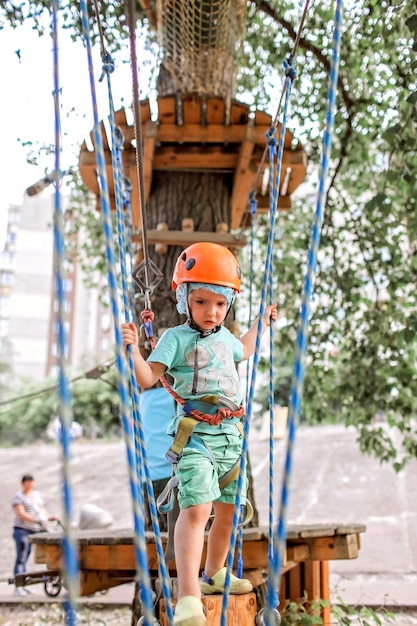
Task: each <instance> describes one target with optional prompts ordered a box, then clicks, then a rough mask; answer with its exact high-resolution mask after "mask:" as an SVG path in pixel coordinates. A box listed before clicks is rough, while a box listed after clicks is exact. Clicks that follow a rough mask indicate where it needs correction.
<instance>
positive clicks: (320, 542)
mask: <svg viewBox="0 0 417 626" xmlns="http://www.w3.org/2000/svg"><path fill="white" fill-rule="evenodd" d="M358 554H359V545H358V536H357V535H356V534H352V535H339V536H334V537H319V538H317V539H315V540H314V541H313V540H312V541H311V544H310V558H311V559H312V560H313V561H333V560H338V559H357V558H358Z"/></svg>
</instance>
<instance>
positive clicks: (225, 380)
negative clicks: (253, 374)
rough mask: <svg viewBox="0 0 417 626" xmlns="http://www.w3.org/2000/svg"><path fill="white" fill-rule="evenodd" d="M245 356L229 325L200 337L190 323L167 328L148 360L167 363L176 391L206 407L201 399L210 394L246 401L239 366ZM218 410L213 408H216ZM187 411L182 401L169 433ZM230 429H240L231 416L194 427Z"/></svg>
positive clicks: (213, 430) (193, 403) (212, 431)
mask: <svg viewBox="0 0 417 626" xmlns="http://www.w3.org/2000/svg"><path fill="white" fill-rule="evenodd" d="M242 359H243V345H242V342H241V341H240V340H239V339H237V338H236V337H235V336H234V335H232V333H231V332H230V331H229V330H227V328H224V327H223V326H222V327H221V328H220V331H219V332H218V333H212V334H211V335H208V336H207V337H200V333H199V332H198V331H196V330H193V329H192V328H190V326H188V325H186V324H184V325H183V326H176V327H174V328H169V329H168V330H166V331H165V332H164V334H163V335H162V336H161V338H160V339H159V341H158V343H157V345H156V347H155V349H154V350H153V352H152V354H151V355H150V356H149V357H148V361H153V362H156V363H163V364H164V365H165V366H166V371H167V372H168V373H169V374H170V375H171V376H172V378H173V379H174V384H173V389H174V390H175V392H176V393H177V394H178V395H179V396H180V398H182V399H184V400H186V401H187V402H188V403H189V404H191V406H193V408H195V409H198V410H205V409H203V408H202V406H201V405H200V404H199V402H198V401H199V400H202V398H204V396H207V395H215V396H220V397H222V398H225V399H226V400H228V401H231V402H233V403H234V404H235V405H237V406H240V405H241V404H242V392H241V386H240V379H239V375H238V372H237V369H236V363H238V362H239V361H241V360H242ZM193 389H194V391H195V393H193ZM215 410H216V409H215V408H213V412H215ZM206 412H209V411H208V410H206ZM210 412H211V411H210ZM183 414H184V413H183V410H182V407H181V406H179V405H178V415H177V417H176V418H175V419H174V420H173V422H172V423H171V424H170V426H169V429H168V432H169V433H172V432H175V430H176V425H177V422H178V420H179V419H180V417H181V416H182V415H183ZM228 431H229V432H233V433H235V432H236V426H234V425H233V423H230V421H229V420H223V421H222V422H221V423H220V424H219V425H218V426H211V425H210V424H207V423H205V422H201V424H197V426H196V428H195V429H194V432H199V433H203V432H207V433H210V434H215V433H216V432H219V433H220V432H221V433H225V432H228Z"/></svg>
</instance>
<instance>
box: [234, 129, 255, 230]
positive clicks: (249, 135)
mask: <svg viewBox="0 0 417 626" xmlns="http://www.w3.org/2000/svg"><path fill="white" fill-rule="evenodd" d="M245 128H246V132H245V137H244V138H243V140H242V143H241V144H240V151H239V156H238V160H237V163H236V169H235V175H234V178H233V189H232V195H231V200H230V202H231V207H232V229H234V228H238V227H239V225H240V224H241V222H242V217H243V214H244V213H245V210H246V208H247V206H248V199H249V193H250V191H251V189H252V188H253V187H254V186H255V182H256V176H257V173H258V166H257V164H256V163H253V162H252V155H253V149H254V145H255V132H254V128H253V126H246V127H245Z"/></svg>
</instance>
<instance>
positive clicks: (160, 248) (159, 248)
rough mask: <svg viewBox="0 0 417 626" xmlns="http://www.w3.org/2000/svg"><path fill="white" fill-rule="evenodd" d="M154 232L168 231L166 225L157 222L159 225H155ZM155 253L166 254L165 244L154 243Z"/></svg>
mask: <svg viewBox="0 0 417 626" xmlns="http://www.w3.org/2000/svg"><path fill="white" fill-rule="evenodd" d="M156 230H158V231H161V230H169V228H168V224H167V223H166V222H159V224H157V225H156ZM155 252H157V253H158V254H166V253H167V252H168V246H167V244H166V243H156V244H155Z"/></svg>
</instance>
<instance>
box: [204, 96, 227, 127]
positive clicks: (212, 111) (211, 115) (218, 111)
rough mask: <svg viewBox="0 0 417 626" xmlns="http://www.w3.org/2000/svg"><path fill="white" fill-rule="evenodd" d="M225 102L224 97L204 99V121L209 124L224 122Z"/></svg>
mask: <svg viewBox="0 0 417 626" xmlns="http://www.w3.org/2000/svg"><path fill="white" fill-rule="evenodd" d="M225 114H226V103H225V101H224V98H216V97H209V98H207V101H206V123H207V125H209V126H213V125H214V124H224V123H225Z"/></svg>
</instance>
